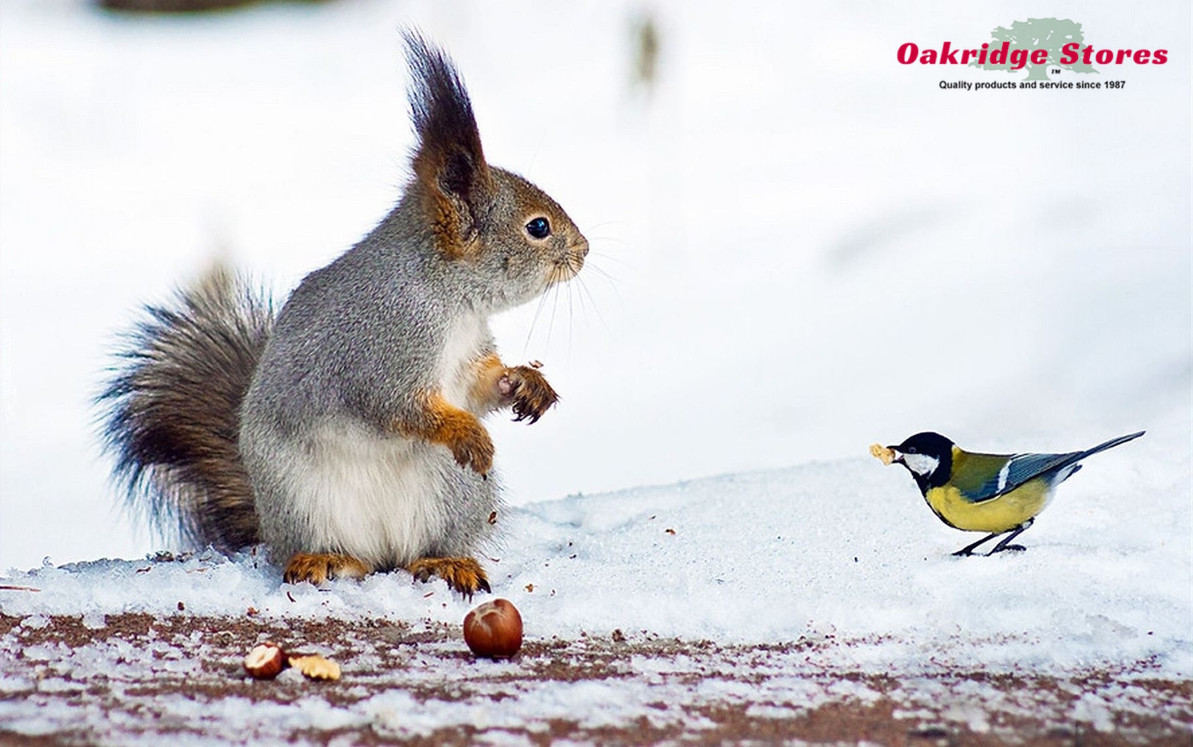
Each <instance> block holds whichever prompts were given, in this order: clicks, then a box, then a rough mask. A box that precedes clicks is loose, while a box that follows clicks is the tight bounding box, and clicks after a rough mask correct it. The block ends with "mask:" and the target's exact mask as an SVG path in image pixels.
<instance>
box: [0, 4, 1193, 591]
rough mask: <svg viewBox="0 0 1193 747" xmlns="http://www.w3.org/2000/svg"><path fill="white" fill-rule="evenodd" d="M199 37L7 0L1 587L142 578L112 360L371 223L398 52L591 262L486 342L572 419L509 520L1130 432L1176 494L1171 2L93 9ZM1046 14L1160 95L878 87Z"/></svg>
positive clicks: (932, 81)
mask: <svg viewBox="0 0 1193 747" xmlns="http://www.w3.org/2000/svg"><path fill="white" fill-rule="evenodd" d="M187 2H195V0H174V1H171V0H107V1H106V2H105V3H99V2H85V1H83V0H0V570H2V569H5V568H10V567H20V568H26V567H31V566H34V565H36V564H38V563H40V562H41V561H42V558H43V557H45V556H49V557H50V558H51V559H52V560H53V561H54V562H57V563H61V562H67V561H73V560H82V559H92V558H98V557H135V556H138V555H141V554H144V553H146V552H148V551H150V550H151V549H154V548H156V547H159V546H161V544H162V543H161V541H160V540H159V539H158V538H155V537H153V536H152V535H151V534H150V533H149V532H148V530H147V529H146V528H145V527H144V526H141V525H139V524H138V523H137V522H136V521H135V520H134V519H133V517H129V516H126V515H125V514H124V513H123V512H122V510H121V509H120V504H119V502H118V500H117V497H116V494H115V491H114V490H113V489H112V487H111V485H110V484H109V482H108V472H109V468H110V462H109V461H108V460H107V459H106V458H105V457H103V456H102V455H101V453H100V449H99V445H98V439H97V437H96V435H95V434H96V429H95V426H94V417H95V411H94V409H93V407H92V405H91V399H92V398H93V397H94V395H95V394H96V393H97V392H98V390H99V389H100V388H101V386H102V383H103V381H104V380H105V376H106V373H105V367H106V366H108V365H109V364H110V362H111V352H112V350H114V349H115V348H116V346H117V343H118V337H117V336H118V334H119V333H120V332H121V331H122V330H126V329H128V328H129V326H130V325H131V324H132V322H133V321H134V320H135V318H136V315H137V311H138V307H139V305H140V304H142V303H145V302H160V301H162V300H164V299H166V298H167V297H168V295H169V293H170V291H171V289H172V288H173V287H174V286H176V285H178V284H185V283H187V282H188V281H190V280H191V279H193V278H194V277H196V276H197V275H198V274H200V273H202V272H203V271H204V270H205V269H206V268H207V267H209V266H210V265H211V263H212V262H213V261H215V260H216V259H223V260H226V261H228V262H231V263H232V264H234V265H235V266H237V267H239V268H241V269H243V270H244V271H246V272H248V273H250V274H251V275H252V276H253V277H255V278H257V279H259V280H260V281H261V282H263V283H265V284H267V285H268V286H269V287H270V288H272V290H273V292H274V295H275V297H276V298H277V299H278V300H279V301H280V300H281V299H284V298H285V296H286V294H287V293H288V292H289V290H290V289H292V288H293V287H294V286H295V285H296V284H297V283H298V282H299V281H300V280H301V278H302V277H303V276H304V275H305V274H306V273H308V272H310V271H312V270H314V269H316V268H318V267H320V266H322V265H324V264H326V263H327V262H329V261H330V260H332V259H333V258H334V257H335V256H337V255H338V254H340V253H341V252H343V251H344V250H346V249H348V248H349V247H350V246H352V244H353V243H354V242H355V241H357V240H358V239H359V238H360V237H361V236H363V235H364V234H365V233H366V232H367V231H368V230H369V229H370V228H372V226H373V225H374V224H375V223H376V222H377V221H378V220H379V219H380V218H381V217H382V216H383V215H384V214H385V213H386V212H387V211H388V209H389V208H390V207H391V206H392V205H393V204H394V202H395V201H396V199H397V197H398V195H399V192H400V189H401V186H402V184H403V183H404V182H405V180H406V178H407V156H408V152H409V148H410V146H411V144H412V134H411V130H410V125H409V123H408V119H407V114H406V105H405V84H406V77H405V70H404V63H403V58H402V51H401V48H400V40H399V35H398V30H399V29H400V28H401V27H403V26H417V27H419V28H421V29H422V30H423V31H424V33H425V34H426V35H427V36H428V37H430V38H431V39H434V40H436V41H438V42H439V43H441V44H443V45H444V46H446V47H447V49H448V50H450V53H451V54H452V55H453V56H454V58H455V59H456V61H457V63H458V65H459V67H460V69H461V71H462V73H463V75H464V78H465V80H466V81H467V84H468V86H469V88H470V90H471V93H472V96H473V102H474V106H475V110H476V113H477V118H478V121H479V124H480V130H481V134H482V137H483V140H484V144H485V149H486V153H487V155H488V157H489V159H490V160H491V161H492V162H493V163H495V164H498V165H501V166H505V167H507V168H510V169H512V170H514V171H518V172H521V173H523V174H524V175H525V176H527V177H528V178H530V179H531V180H532V181H534V182H536V183H537V184H539V186H541V187H543V188H544V189H545V190H546V191H548V192H549V193H550V194H551V195H552V196H554V197H555V198H556V199H557V200H558V201H559V202H560V203H561V204H562V205H563V206H564V207H565V208H566V209H567V210H568V211H569V213H570V214H571V216H572V218H573V219H574V220H575V221H576V223H577V224H578V225H579V226H580V227H581V229H582V230H583V231H584V232H585V233H586V235H587V236H588V238H589V240H590V242H591V245H592V254H591V255H590V261H589V264H588V266H587V267H586V268H585V270H584V272H583V273H582V274H581V275H580V277H579V278H578V279H577V280H576V281H574V282H573V283H572V284H570V285H569V286H567V287H565V288H561V289H559V291H558V292H557V293H552V294H550V295H548V296H547V297H545V299H544V300H543V302H542V303H541V304H540V303H535V304H531V305H528V306H527V307H525V308H522V309H519V310H516V311H514V312H511V313H508V314H506V315H504V316H502V317H500V318H498V319H497V320H496V321H495V324H494V328H495V330H496V332H497V335H498V342H499V345H500V346H501V349H502V352H503V357H505V359H506V360H507V361H510V362H516V361H525V360H530V359H538V360H541V361H543V362H544V363H545V368H544V371H545V373H546V374H547V375H548V376H549V377H550V379H551V381H552V383H553V384H554V385H555V387H556V388H557V389H558V390H559V392H560V393H561V395H562V398H563V399H562V402H561V403H560V405H559V406H558V408H556V409H555V410H554V411H552V412H551V413H549V415H548V416H547V417H545V418H544V419H543V420H542V421H541V422H540V423H538V424H537V425H535V426H534V427H533V428H528V427H526V426H525V425H524V424H514V423H509V422H506V421H505V420H504V419H503V418H500V417H497V418H494V419H493V420H492V421H491V430H492V431H493V434H494V438H495V441H496V444H497V449H498V454H497V458H498V464H499V468H500V469H501V470H502V472H503V475H504V478H505V482H506V484H507V485H508V487H509V498H510V501H511V503H513V504H515V505H519V504H525V503H528V502H531V501H540V500H549V499H554V498H559V497H562V496H565V495H569V494H574V493H579V492H583V493H592V492H599V491H606V490H612V489H616V488H621V487H630V486H638V485H643V484H651V483H667V482H673V481H677V480H686V479H692V478H696V477H700V476H704V475H710V474H718V473H726V472H738V471H744V470H756V469H766V468H774V467H781V466H787V465H792V464H797V463H801V462H807V461H810V460H821V459H839V458H844V457H858V458H864V455H865V450H866V447H867V445H868V444H870V443H872V442H874V441H882V442H884V443H891V442H896V441H898V440H901V439H902V438H903V437H905V436H907V435H909V434H911V433H913V432H915V431H919V430H925V429H932V430H938V431H941V432H943V433H946V434H948V435H950V436H952V437H953V438H954V439H955V440H957V441H958V442H959V443H961V444H963V445H965V446H967V447H970V448H975V449H1012V450H1013V449H1038V450H1067V449H1072V448H1078V447H1082V446H1086V445H1089V444H1092V443H1095V442H1096V441H1097V440H1100V439H1103V438H1107V437H1110V436H1113V435H1118V434H1119V433H1123V432H1128V431H1132V430H1136V429H1141V428H1149V429H1153V431H1154V435H1153V438H1152V439H1151V441H1150V444H1149V445H1148V446H1147V447H1145V448H1152V449H1162V450H1167V451H1169V452H1172V453H1175V454H1180V455H1181V456H1180V458H1179V459H1178V464H1181V465H1183V467H1181V468H1182V469H1184V470H1185V473H1186V474H1187V471H1188V463H1189V457H1188V453H1189V449H1190V437H1189V433H1190V430H1189V424H1190V390H1191V382H1193V378H1191V377H1193V365H1191V361H1193V349H1191V347H1193V342H1191V337H1193V335H1191V323H1190V312H1191V305H1193V302H1191V290H1190V289H1191V271H1190V256H1191V253H1193V249H1191V238H1190V175H1191V170H1190V65H1189V51H1190V40H1189V35H1190V8H1189V4H1188V3H1186V2H1184V0H1178V1H1174V2H1145V3H1137V4H1129V5H1128V4H1120V3H1112V2H1099V3H1082V4H1081V5H1080V6H1072V5H1069V4H1059V3H1048V2H1033V3H1016V2H1012V3H1000V4H998V6H997V7H986V6H981V7H979V6H972V5H970V4H959V3H951V2H943V1H941V2H926V1H924V2H916V3H911V4H898V5H897V6H896V5H894V4H879V3H873V2H859V3H816V4H811V3H793V2H777V1H776V2H751V1H744V2H736V3H732V4H726V3H720V2H678V1H677V2H654V3H647V2H638V1H631V0H622V1H609V2H606V1H602V2H596V1H593V2H581V3H567V4H562V3H552V2H545V1H544V2H501V3H485V2H479V1H476V2H471V1H465V0H446V1H444V0H438V1H431V0H427V1H425V2H392V1H386V0H328V1H327V2H294V3H228V2H224V3H219V4H226V5H227V4H231V5H238V6H241V7H238V8H235V9H225V10H220V11H216V12H206V13H146V12H130V11H127V10H113V9H110V8H104V7H102V6H103V5H108V6H113V7H116V6H121V7H130V6H135V7H134V10H144V9H146V8H147V7H148V6H162V7H164V8H165V9H166V10H177V9H179V6H180V5H183V4H186V3H187ZM199 4H202V5H209V4H213V3H212V2H210V1H209V2H206V3H203V2H200V3H199ZM1051 15H1056V16H1058V17H1062V18H1072V19H1073V20H1075V21H1078V22H1080V23H1082V25H1083V32H1084V34H1085V42H1086V43H1089V44H1093V45H1095V46H1097V47H1099V48H1101V47H1111V48H1115V49H1118V48H1129V49H1139V48H1148V49H1157V48H1163V49H1168V50H1169V59H1170V62H1169V63H1168V64H1167V65H1163V66H1155V65H1145V66H1135V65H1129V64H1128V65H1124V66H1121V67H1116V66H1107V67H1102V68H1099V70H1098V72H1097V73H1095V74H1087V75H1080V74H1078V73H1074V72H1070V71H1065V72H1063V73H1061V74H1060V75H1059V78H1058V79H1062V80H1070V81H1076V80H1090V79H1093V80H1101V81H1107V80H1124V81H1126V86H1125V88H1122V89H1121V90H1098V91H1044V90H1035V91H1027V90H1011V91H1007V90H996V91H982V92H973V91H964V90H942V89H941V88H940V82H941V81H942V80H945V81H950V82H951V81H956V80H969V81H1004V80H1012V79H1018V78H1022V77H1025V76H1024V74H1023V73H1017V74H1015V75H1010V74H1007V73H1003V72H995V71H986V70H978V69H973V68H969V69H966V68H959V67H926V66H920V65H911V66H904V65H900V64H898V62H897V61H896V58H895V54H896V50H897V49H898V47H899V45H901V44H903V43H904V42H907V41H914V42H916V43H917V44H919V45H920V46H921V47H924V48H927V47H933V46H935V47H937V48H939V45H940V43H941V42H943V41H945V40H949V41H951V42H953V44H954V45H955V46H956V45H969V46H977V45H979V44H981V43H982V42H985V41H989V40H990V39H991V32H992V31H993V30H994V29H995V27H998V26H1009V25H1010V24H1011V23H1012V22H1014V21H1016V20H1024V19H1026V18H1029V17H1038V16H1051ZM1140 443H1141V444H1143V443H1144V442H1142V441H1141V442H1140ZM1184 484H1185V485H1186V487H1187V486H1188V482H1187V481H1185V483H1184ZM1174 499H1179V500H1189V494H1188V492H1187V491H1186V492H1185V493H1184V494H1183V495H1179V496H1175V497H1174Z"/></svg>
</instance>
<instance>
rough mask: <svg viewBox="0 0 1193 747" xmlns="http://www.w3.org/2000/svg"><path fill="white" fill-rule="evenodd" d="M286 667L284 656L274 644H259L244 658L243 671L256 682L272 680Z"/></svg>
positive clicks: (280, 648) (280, 649)
mask: <svg viewBox="0 0 1193 747" xmlns="http://www.w3.org/2000/svg"><path fill="white" fill-rule="evenodd" d="M285 666H286V654H285V653H284V652H283V651H282V647H281V646H279V645H277V644H276V643H268V642H266V643H259V644H257V645H256V646H253V650H252V651H249V653H248V656H245V657H244V671H246V672H248V673H249V676H250V677H252V678H253V679H256V680H272V679H273V678H274V677H277V676H278V672H281V671H282V668H283V667H285Z"/></svg>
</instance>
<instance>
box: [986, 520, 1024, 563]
mask: <svg viewBox="0 0 1193 747" xmlns="http://www.w3.org/2000/svg"><path fill="white" fill-rule="evenodd" d="M1033 523H1035V519H1034V518H1032V519H1028V520H1027V521H1025V522H1023V523H1022V524H1020V525H1019V526H1017V527H1015V528H1014V529H1013V530H1011V533H1010V534H1008V535H1007V536H1006V537H1004V538H1003V539H1002V542H999V543H998V544H997V545H995V546H994V549H993V550H991V551H990V552H988V553H986V554H987V555H988V556H989V555H993V554H994V553H996V552H1002V551H1003V550H1026V549H1027V548H1026V547H1024V546H1023V545H1012V544H1009V543H1010V541H1011V540H1013V539H1015V538H1016V537H1018V536H1019V535H1020V534H1022V533H1023V531H1024V530H1025V529H1027V528H1028V527H1030V526H1031V525H1032V524H1033Z"/></svg>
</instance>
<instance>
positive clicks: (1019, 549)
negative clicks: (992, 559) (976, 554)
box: [986, 545, 1027, 557]
mask: <svg viewBox="0 0 1193 747" xmlns="http://www.w3.org/2000/svg"><path fill="white" fill-rule="evenodd" d="M1026 549H1027V548H1026V547H1024V546H1023V545H1002V546H1001V547H996V548H994V549H993V550H991V551H990V552H988V553H986V555H987V557H988V556H990V555H993V554H994V553H996V552H1002V551H1003V550H1013V551H1015V552H1023V551H1024V550H1026Z"/></svg>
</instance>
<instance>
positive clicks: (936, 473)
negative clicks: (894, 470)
mask: <svg viewBox="0 0 1193 747" xmlns="http://www.w3.org/2000/svg"><path fill="white" fill-rule="evenodd" d="M887 448H888V449H890V450H891V451H893V452H895V461H896V462H898V463H899V464H902V465H903V466H904V467H906V468H907V471H908V472H910V473H911V476H912V477H913V478H915V483H916V485H919V486H920V492H922V493H925V494H927V492H928V489H929V488H938V487H940V486H941V485H944V484H945V483H947V482H948V481H949V473H950V472H951V471H952V469H953V442H952V441H950V440H949V439H947V438H945V437H944V436H942V435H940V434H939V433H932V432H931V431H928V432H925V433H917V434H915V435H914V436H911V437H909V438H907V439H906V440H905V441H903V443H901V444H899V445H898V446H888V447H887Z"/></svg>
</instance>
